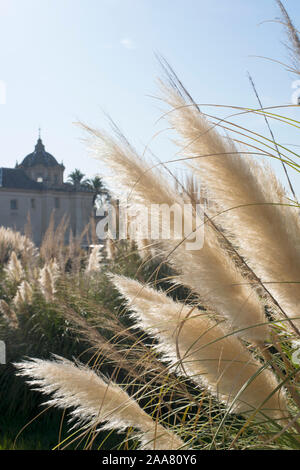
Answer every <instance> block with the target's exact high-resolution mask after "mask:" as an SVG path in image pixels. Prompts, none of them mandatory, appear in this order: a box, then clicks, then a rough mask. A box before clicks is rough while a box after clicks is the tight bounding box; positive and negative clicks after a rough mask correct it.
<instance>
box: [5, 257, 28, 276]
mask: <svg viewBox="0 0 300 470" xmlns="http://www.w3.org/2000/svg"><path fill="white" fill-rule="evenodd" d="M4 271H5V273H6V276H7V278H8V279H9V280H11V281H12V282H15V283H19V282H21V280H22V279H23V278H24V276H25V273H24V269H23V266H22V263H21V261H20V260H19V259H18V257H17V255H16V253H15V251H13V252H12V253H11V255H10V259H9V262H8V263H7V266H6V267H5V270H4Z"/></svg>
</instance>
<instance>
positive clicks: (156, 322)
mask: <svg viewBox="0 0 300 470" xmlns="http://www.w3.org/2000/svg"><path fill="white" fill-rule="evenodd" d="M111 278H112V281H113V283H114V285H115V287H116V288H117V289H118V290H119V292H120V293H121V294H122V296H124V297H125V299H126V300H127V305H128V308H129V310H130V311H131V312H133V313H132V314H131V315H132V317H133V318H134V320H135V321H136V325H137V326H138V327H140V328H141V329H142V330H143V331H145V332H147V333H148V334H150V335H151V336H153V337H154V338H156V339H157V340H158V345H157V347H156V349H157V350H158V351H159V352H160V353H162V354H163V356H162V357H163V359H164V360H166V361H167V362H169V363H170V364H172V366H173V368H175V370H176V369H177V370H179V371H180V372H181V374H183V375H185V374H187V377H188V378H189V379H191V380H193V381H194V382H195V383H196V384H198V385H201V386H202V387H203V386H205V388H207V389H208V390H210V391H211V392H212V393H213V394H214V395H215V396H216V397H217V398H218V400H220V401H223V403H225V404H226V405H227V406H228V407H229V408H230V409H231V411H233V412H235V413H246V412H249V411H252V412H253V411H255V410H256V409H260V411H262V413H263V414H264V415H267V416H269V417H271V418H272V419H286V418H287V409H286V403H285V394H284V392H283V391H282V390H280V391H276V388H277V387H278V382H277V380H276V379H275V377H274V375H273V374H272V372H270V371H269V370H265V369H264V370H261V364H260V363H259V362H257V361H256V360H255V359H254V358H253V357H252V355H251V354H250V352H249V351H248V350H247V349H246V347H245V346H244V345H243V344H242V343H241V342H240V340H239V339H238V338H237V337H236V336H234V335H228V332H226V330H224V329H223V326H222V324H217V323H216V321H214V320H213V319H212V318H211V314H209V313H207V312H203V311H200V310H198V309H197V308H195V307H192V306H188V305H184V304H182V303H178V302H175V301H173V300H172V299H171V298H170V297H168V296H167V295H166V294H165V293H163V292H159V291H157V290H154V289H152V288H150V287H149V286H147V285H143V284H141V283H139V282H137V281H134V280H132V279H128V278H125V277H123V276H118V275H113V276H111ZM241 391H242V392H241ZM269 396H270V398H269V399H268V400H267V398H268V397H269ZM260 407H261V408H260Z"/></svg>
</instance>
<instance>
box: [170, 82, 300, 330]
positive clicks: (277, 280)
mask: <svg viewBox="0 0 300 470" xmlns="http://www.w3.org/2000/svg"><path fill="white" fill-rule="evenodd" d="M163 90H164V97H165V101H166V102H167V103H168V104H169V105H170V106H171V112H170V113H169V114H168V119H169V121H170V122H171V123H172V126H173V127H174V129H176V131H177V132H178V134H179V135H180V136H181V138H182V140H181V142H180V145H181V149H182V152H181V153H182V155H184V157H185V158H187V163H188V165H189V167H191V168H192V170H193V171H194V172H195V174H196V175H198V177H199V178H200V179H201V182H202V183H203V184H204V186H205V187H206V188H207V190H208V192H209V199H210V200H211V201H212V202H213V203H214V205H215V209H214V215H215V216H217V218H216V219H215V220H218V222H219V223H220V224H221V226H222V227H223V229H226V231H227V232H226V233H227V236H228V237H229V238H230V239H231V241H232V242H233V243H234V244H235V246H237V247H238V248H237V249H238V252H239V253H240V254H241V255H242V256H243V257H244V258H245V259H247V262H248V264H249V266H250V267H251V269H253V271H254V272H255V273H256V274H257V276H258V277H259V279H261V281H262V282H263V283H266V285H267V287H268V290H269V291H270V292H271V294H272V296H273V297H274V298H275V299H276V301H277V302H278V303H279V305H280V306H281V307H282V309H283V311H284V312H286V313H287V315H288V316H289V318H295V320H294V323H295V324H296V325H297V326H298V328H299V325H300V321H299V320H296V318H297V317H298V318H299V308H298V307H299V305H300V291H299V289H298V283H299V282H300V250H299V245H298V241H297V240H298V234H299V230H300V220H299V210H298V207H296V206H294V207H293V206H292V205H291V203H290V201H289V199H288V194H287V193H286V191H285V189H284V188H283V187H282V185H281V184H280V182H279V181H278V180H277V178H276V176H275V174H274V173H273V171H272V170H271V168H270V167H269V166H268V165H267V164H262V163H258V162H257V161H256V160H254V159H253V158H250V157H248V156H245V155H242V154H239V153H238V150H237V148H236V146H235V144H234V143H233V141H231V140H230V139H229V138H227V137H226V138H225V137H223V136H221V135H220V134H219V133H218V132H217V131H216V129H215V128H214V127H213V125H212V123H210V122H209V121H208V120H207V119H206V118H205V116H204V115H203V114H201V112H199V109H198V108H196V107H195V106H194V105H192V104H191V103H189V102H187V101H186V100H185V99H184V97H183V96H182V94H181V93H180V92H179V91H178V90H177V89H176V88H175V87H173V88H171V87H167V86H164V87H163Z"/></svg>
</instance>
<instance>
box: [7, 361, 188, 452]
mask: <svg viewBox="0 0 300 470" xmlns="http://www.w3.org/2000/svg"><path fill="white" fill-rule="evenodd" d="M14 365H15V366H16V367H17V368H18V369H19V372H18V375H22V376H28V377H30V380H29V381H28V383H29V384H30V385H32V386H34V387H35V389H38V390H39V391H41V392H43V393H44V394H52V397H51V399H50V400H49V401H48V402H47V403H45V404H47V405H54V406H57V407H60V408H74V409H73V411H72V412H71V416H72V417H73V419H76V420H78V421H79V422H80V423H84V424H86V423H88V424H89V425H90V426H98V425H99V424H100V423H103V422H105V423H106V424H104V425H102V427H101V428H102V429H116V430H125V429H126V428H128V427H133V428H135V429H137V430H138V431H139V434H138V436H137V437H138V439H140V440H141V443H142V445H141V448H143V449H156V450H162V449H171V450H172V449H178V448H181V447H183V446H184V443H183V442H182V440H181V439H180V438H179V437H178V436H176V435H175V434H174V433H173V432H171V431H168V430H166V429H165V428H164V427H162V426H161V425H160V424H158V423H156V422H155V421H153V420H152V418H151V417H150V416H149V415H148V414H147V413H146V412H145V411H144V410H143V409H142V408H141V407H140V406H139V405H138V403H137V402H136V401H135V400H134V399H133V398H131V397H129V396H128V394H127V393H126V392H125V391H124V390H122V388H121V387H120V386H119V385H117V384H115V383H114V382H112V381H109V382H108V381H107V380H106V379H105V378H104V377H103V376H102V377H101V376H100V375H98V374H96V373H95V372H94V371H93V370H92V369H89V368H87V367H85V366H83V365H81V364H77V365H74V364H73V363H72V362H70V361H68V360H66V359H64V358H59V357H57V359H56V360H55V361H45V360H41V359H31V360H29V361H23V362H20V363H17V364H14Z"/></svg>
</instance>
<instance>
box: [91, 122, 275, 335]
mask: <svg viewBox="0 0 300 470" xmlns="http://www.w3.org/2000/svg"><path fill="white" fill-rule="evenodd" d="M89 131H90V132H91V133H92V140H91V143H90V147H91V150H92V151H93V154H94V156H95V158H98V159H101V160H103V161H104V162H105V163H107V164H108V166H109V167H110V168H111V169H112V170H113V172H114V181H116V182H117V183H118V185H119V186H120V188H121V189H122V192H123V194H124V190H125V193H127V200H128V203H129V204H130V207H133V209H134V208H135V206H139V205H141V204H142V205H143V207H144V208H150V206H153V205H161V204H164V205H166V206H167V207H169V208H172V207H173V208H174V216H173V217H174V219H173V220H177V219H179V220H180V218H181V220H182V218H183V219H184V223H183V224H182V225H183V226H184V224H185V223H186V220H187V219H190V211H188V210H186V211H185V209H187V208H186V206H184V199H183V198H181V196H180V195H178V193H176V192H175V190H174V189H173V188H172V187H171V186H170V185H169V183H168V181H167V180H166V179H164V177H163V175H161V174H160V173H158V172H155V171H153V170H152V169H151V167H150V166H149V165H148V164H147V163H146V162H145V161H143V160H142V159H141V158H140V157H139V156H138V155H137V154H136V153H135V152H134V150H133V149H132V148H131V146H130V145H129V144H126V142H125V143H124V142H123V143H119V142H117V141H115V140H114V139H113V138H111V137H109V136H107V135H106V134H105V133H101V132H100V131H97V130H95V131H94V130H91V129H89ZM150 209H151V208H150ZM137 212H138V211H137ZM152 220H153V219H152ZM154 221H155V219H154ZM144 222H145V220H144V215H143V214H142V216H141V220H140V223H141V225H143V224H144ZM159 223H162V225H163V223H164V220H163V217H161V216H160V215H159V216H158V218H157V220H156V224H159ZM172 223H173V222H172ZM187 225H188V224H187ZM191 226H192V227H193V228H196V227H197V220H195V217H193V216H192V224H191ZM181 227H182V226H181ZM162 228H164V227H162ZM171 228H172V230H171V235H172V234H173V235H174V237H173V239H172V236H171V237H170V239H169V240H164V242H163V244H162V248H163V249H164V252H165V254H166V255H167V256H168V260H169V261H170V262H171V263H172V264H173V265H174V266H175V268H176V269H177V271H178V272H179V273H180V277H179V280H180V281H181V282H182V283H183V284H185V285H186V286H188V287H190V288H191V289H192V290H193V291H194V292H196V293H197V294H199V295H200V298H201V302H204V304H205V305H210V306H212V307H213V309H214V311H216V313H218V314H220V315H222V316H224V317H226V318H227V319H228V322H229V323H230V325H231V327H232V328H233V329H236V330H237V329H239V330H243V331H241V332H240V334H241V336H243V337H244V338H245V339H248V340H249V341H255V342H263V341H265V340H266V339H268V334H269V331H268V326H267V325H266V318H265V314H264V307H263V305H262V304H261V301H260V299H259V297H258V295H257V293H256V292H255V291H254V290H253V289H251V287H250V286H249V285H248V281H247V280H246V279H245V278H244V277H243V276H242V275H241V273H240V272H239V271H238V269H237V268H236V266H235V264H234V262H233V260H232V259H231V258H230V257H229V256H228V255H227V253H225V251H224V249H223V248H222V247H221V246H220V243H219V238H218V234H217V233H216V232H215V231H214V230H213V228H212V227H211V226H209V225H206V226H205V236H204V243H203V246H202V248H200V249H197V250H188V249H186V244H185V242H184V239H183V236H182V234H180V233H177V232H176V224H175V223H173V226H172V227H171ZM180 237H181V239H180Z"/></svg>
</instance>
